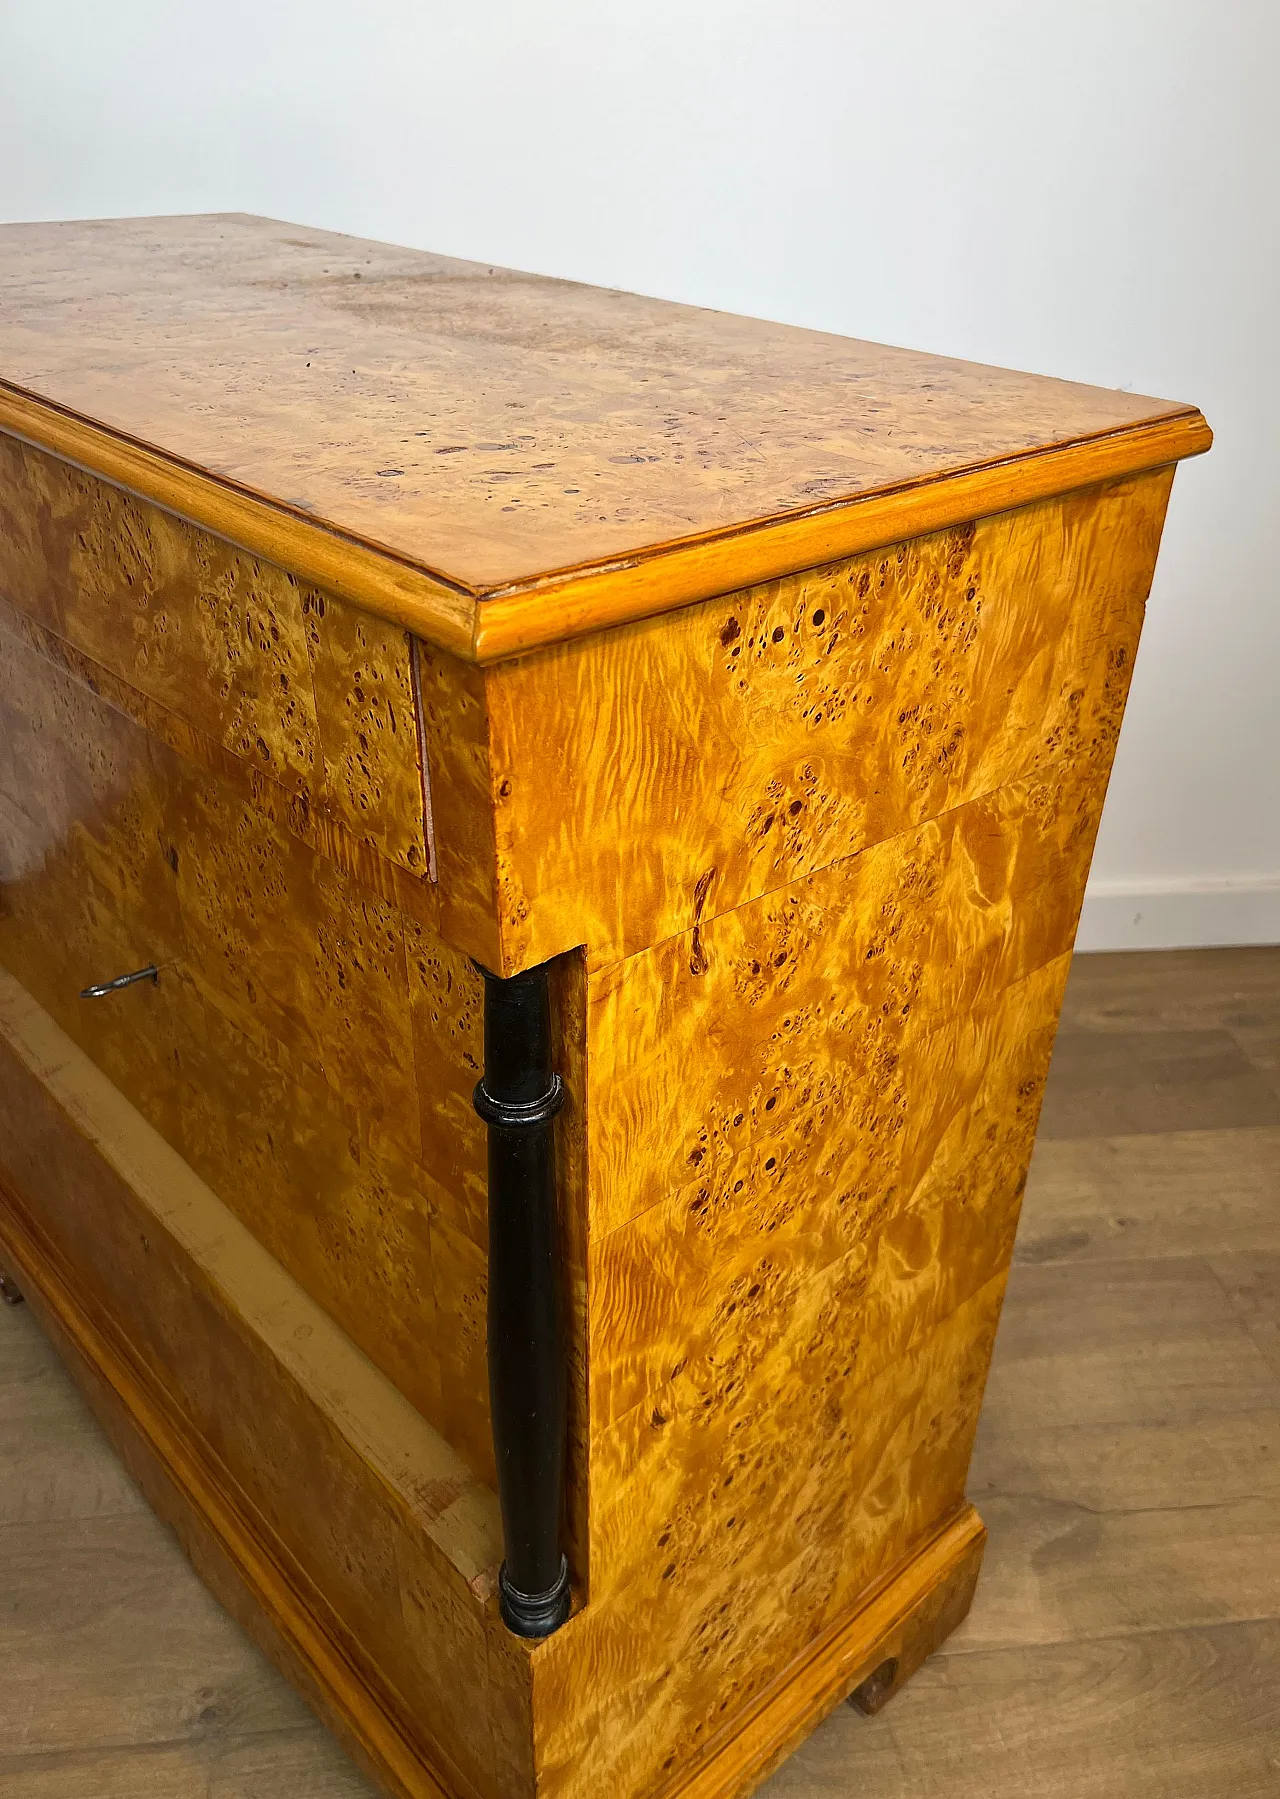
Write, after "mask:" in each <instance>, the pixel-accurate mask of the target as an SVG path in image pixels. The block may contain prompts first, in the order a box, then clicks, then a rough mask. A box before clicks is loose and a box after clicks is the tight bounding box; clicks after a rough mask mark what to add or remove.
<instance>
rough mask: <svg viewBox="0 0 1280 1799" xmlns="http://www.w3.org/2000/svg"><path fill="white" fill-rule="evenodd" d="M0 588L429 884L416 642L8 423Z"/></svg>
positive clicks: (1, 463) (0, 489) (124, 694)
mask: <svg viewBox="0 0 1280 1799" xmlns="http://www.w3.org/2000/svg"><path fill="white" fill-rule="evenodd" d="M0 595H2V596H3V597H4V598H5V599H6V600H8V601H9V602H10V603H11V604H12V605H13V606H15V607H16V608H18V609H19V610H20V611H21V612H22V613H23V614H24V615H25V617H27V618H28V619H30V620H32V621H33V622H34V623H36V624H37V625H40V626H43V627H44V628H46V629H47V630H48V631H50V632H52V633H53V634H54V635H55V636H56V637H57V638H58V639H59V640H60V641H61V642H63V643H65V644H67V645H68V646H70V648H71V649H72V650H73V651H74V652H76V653H78V654H79V655H80V656H83V657H85V658H87V659H88V660H89V661H90V662H91V663H92V664H94V665H95V666H96V667H97V668H98V669H100V670H101V671H102V672H103V674H104V675H106V676H108V677H112V678H114V680H115V681H116V682H118V683H119V684H120V694H121V698H122V700H123V701H124V702H125V703H126V705H128V704H136V705H141V706H149V707H152V708H159V709H161V710H162V711H163V712H165V713H167V714H169V715H170V716H171V717H172V719H174V720H177V721H180V722H181V723H182V724H184V725H185V726H187V727H188V728H189V729H190V730H192V731H194V732H195V733H198V734H199V736H200V737H201V738H202V739H204V740H206V741H207V743H208V744H209V745H212V746H215V747H216V748H217V749H220V750H221V751H222V752H224V753H225V755H226V756H227V757H229V758H232V759H234V761H235V762H237V763H239V764H241V765H242V772H243V774H244V775H246V776H248V775H254V776H257V777H259V778H262V779H265V780H269V781H271V782H273V783H275V784H277V785H278V786H279V787H280V788H281V789H282V790H283V792H285V793H287V794H290V795H293V796H296V797H297V798H298V799H299V800H301V801H303V802H304V803H305V805H306V807H307V809H308V810H309V811H310V812H312V813H314V814H315V815H316V817H317V818H318V819H320V820H323V821H325V822H326V823H327V824H328V825H329V826H330V828H331V829H332V830H334V831H335V832H336V833H338V834H339V835H340V836H344V837H349V838H350V839H352V841H353V843H354V844H356V845H358V846H360V847H361V848H362V849H363V850H364V851H365V852H366V853H367V854H368V855H370V856H372V857H375V858H377V859H378V860H380V861H383V862H385V863H387V864H388V865H389V867H390V868H391V869H392V870H396V869H398V870H401V871H403V872H404V873H406V874H408V875H410V876H412V877H414V878H416V879H421V878H422V877H424V876H426V875H427V874H428V872H429V870H428V864H429V859H430V852H429V847H428V836H429V833H428V830H427V825H426V819H425V813H424V789H423V781H422V774H421V769H420V762H419V745H418V736H417V728H416V716H415V715H416V706H415V699H414V681H413V670H412V663H411V654H410V644H409V640H408V638H407V636H406V635H405V633H404V632H403V631H401V630H399V629H397V628H396V627H395V626H393V625H389V624H386V623H384V622H383V621H381V620H378V619H375V618H372V617H370V616H369V615H368V614H366V613H363V612H359V611H357V610H356V609H355V608H354V607H351V606H347V605H345V604H343V603H342V602H341V601H338V600H335V599H333V598H332V597H331V596H329V595H326V594H322V593H320V592H319V591H318V590H317V589H315V588H312V587H309V586H307V585H305V584H304V583H302V582H299V581H298V580H296V579H295V578H294V577H293V576H292V575H289V574H286V573H285V571H284V570H283V569H279V568H275V567H273V566H272V565H271V564H270V563H268V562H263V561H261V560H260V559H259V558H258V557H256V556H253V555H250V554H249V553H248V552H247V551H243V550H239V549H237V548H235V547H234V546H233V545H231V544H229V543H225V542H224V541H223V540H222V539H221V538H217V537H213V536H212V535H211V534H210V533H209V532H207V531H202V530H200V529H199V528H198V527H197V526H195V525H192V524H189V523H187V522H186V521H185V520H183V519H179V518H175V517H174V516H173V515H172V514H170V513H167V512H164V511H162V510H161V508H160V507H158V506H154V505H152V504H151V503H150V502H149V501H146V500H142V499H139V498H138V497H137V496H136V495H134V494H129V493H125V492H123V491H122V490H121V489H119V488H116V487H112V486H111V485H110V484H109V483H108V482H105V481H102V480H99V479H98V478H97V477H96V476H93V475H90V474H87V473H86V472H85V471H84V470H82V469H78V468H74V467H72V466H71V465H70V464H69V463H65V462H62V461H60V460H59V459H58V458H57V457H54V456H50V455H47V454H46V453H45V452H44V451H41V450H37V449H34V448H33V447H32V446H31V445H29V444H25V443H20V442H18V441H17V440H16V439H14V438H11V437H7V436H5V435H4V434H3V433H0Z"/></svg>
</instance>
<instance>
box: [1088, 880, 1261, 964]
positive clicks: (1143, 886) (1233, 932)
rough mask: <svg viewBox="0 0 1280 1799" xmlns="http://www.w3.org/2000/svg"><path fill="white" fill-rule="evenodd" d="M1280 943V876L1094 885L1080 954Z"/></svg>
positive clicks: (1092, 884)
mask: <svg viewBox="0 0 1280 1799" xmlns="http://www.w3.org/2000/svg"><path fill="white" fill-rule="evenodd" d="M1234 943H1280V875H1251V876H1246V877H1242V878H1241V879H1239V880H1234V881H1233V880H1223V881H1163V882H1157V881H1152V882H1134V883H1123V882H1120V881H1091V882H1090V883H1089V886H1088V889H1087V891H1086V893H1085V896H1084V910H1083V912H1082V913H1081V914H1080V930H1079V933H1078V935H1077V937H1076V948H1077V949H1078V950H1107V949H1199V948H1208V947H1210V946H1222V945H1226V944H1234Z"/></svg>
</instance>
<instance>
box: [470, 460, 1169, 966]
mask: <svg viewBox="0 0 1280 1799" xmlns="http://www.w3.org/2000/svg"><path fill="white" fill-rule="evenodd" d="M1171 480H1172V470H1171V469H1163V470H1158V471H1157V472H1155V473H1154V474H1151V475H1145V476H1141V477H1138V478H1136V479H1134V480H1129V481H1124V482H1118V483H1113V484H1111V485H1109V486H1107V487H1103V488H1095V489H1092V490H1087V491H1084V492H1080V493H1074V494H1069V495H1066V496H1065V497H1063V498H1060V499H1056V500H1051V501H1046V502H1044V503H1042V504H1039V505H1035V506H1028V507H1024V508H1022V509H1020V510H1019V511H1016V512H1009V513H1004V514H1001V515H999V516H997V517H993V518H986V519H981V520H979V521H978V522H977V523H976V524H971V525H968V526H964V527H961V528H958V529H956V530H953V531H945V532H940V533H938V534H936V535H934V536H931V537H925V538H919V539H916V540H914V541H913V542H910V543H904V544H899V545H897V546H896V547H893V548H890V549H886V550H881V551H876V552H872V553H870V554H867V555H862V556H856V557H853V558H851V559H849V560H847V561H845V562H841V563H837V564H833V565H830V566H827V567H825V568H821V569H815V570H811V571H809V572H806V573H802V574H796V575H789V576H787V577H785V578H784V579H782V580H779V581H771V582H768V583H765V584H764V585H763V586H760V587H754V588H750V589H748V590H746V591H743V592H738V593H734V594H730V595H729V596H727V597H726V598H725V599H723V600H714V601H708V602H706V603H705V604H702V605H698V606H693V607H690V608H688V609H687V610H686V611H684V612H681V613H678V614H673V615H671V616H668V617H666V618H663V619H661V620H651V621H648V622H645V623H642V624H637V625H632V626H628V627H626V628H624V629H620V630H616V631H613V632H610V633H608V634H605V635H601V636H598V637H594V638H590V639H586V640H583V641H581V642H578V643H573V644H566V645H563V646H561V647H559V648H557V649H554V650H550V651H546V652H543V653H541V654H539V655H534V656H530V657H527V658H525V659H524V660H522V661H520V662H515V663H511V664H505V665H502V666H501V667H498V668H495V669H492V670H489V671H487V673H486V677H485V686H486V693H487V696H488V706H489V713H490V727H489V729H490V742H489V765H490V780H491V792H492V798H493V803H494V806H495V809H496V819H497V826H496V829H497V844H496V850H497V893H498V905H499V908H500V923H501V931H502V951H503V965H504V967H506V968H508V969H514V968H516V967H519V966H527V965H529V964H532V963H536V962H539V961H542V960H544V959H545V958H546V957H548V956H550V955H552V954H555V953H557V952H559V951H561V950H564V949H568V948H571V947H573V946H574V945H576V944H586V945H587V947H588V955H589V958H590V960H591V963H592V965H593V966H597V967H598V966H603V965H604V964H606V963H608V962H610V961H613V960H615V959H617V958H619V957H622V956H627V955H630V954H633V953H634V952H636V951H638V950H640V949H643V948H645V947H646V946H647V945H649V944H652V943H656V942H659V941H661V940H663V939H664V938H667V937H671V936H674V935H676V934H678V933H680V932H683V931H686V930H689V929H690V928H692V927H693V926H695V925H697V924H699V923H700V922H701V921H705V920H708V919H710V918H713V917H715V916H717V915H718V914H720V913H723V912H728V911H731V910H733V909H734V908H735V907H738V906H741V905H743V904H744V903H746V902H748V901H750V900H752V899H754V898H756V897H757V896H758V895H760V894H762V893H765V892H768V891H770V890H771V889H773V888H778V887H782V886H784V885H785V884H786V883H788V882H790V881H794V880H796V879H797V878H798V877H800V876H802V875H805V874H807V873H809V872H811V871H813V870H815V869H819V868H823V867H826V866H828V865H829V864H830V863H832V862H835V861H837V860H839V859H841V858H843V857H845V856H848V855H850V854H853V853H855V852H856V851H858V850H860V849H862V848H864V847H865V846H866V845H868V844H873V843H876V842H879V841H881V840H883V839H884V838H886V837H889V836H891V835H893V834H894V833H895V832H898V831H901V830H903V829H904V828H905V827H907V826H909V825H913V824H917V823H921V822H923V821H924V820H926V819H930V818H936V817H938V816H939V815H941V814H942V813H944V812H949V811H952V810H954V809H955V808H956V807H957V806H960V805H963V804H965V803H966V802H967V801H969V800H972V799H974V798H976V797H978V796H979V795H981V794H983V793H987V792H990V791H991V790H992V789H993V788H995V787H997V786H1000V785H1002V784H1003V783H1005V782H1007V781H1010V780H1015V779H1021V778H1024V777H1027V776H1030V775H1032V774H1034V773H1035V772H1036V771H1037V770H1038V769H1042V768H1046V767H1048V766H1050V765H1052V764H1055V763H1058V762H1061V761H1062V760H1063V759H1064V758H1066V757H1072V758H1074V759H1077V760H1078V759H1080V758H1084V759H1086V760H1088V761H1089V762H1090V763H1091V765H1093V766H1095V767H1096V768H1097V770H1098V772H1099V777H1100V778H1102V777H1103V776H1104V774H1105V770H1106V768H1107V767H1108V766H1109V764H1110V759H1111V756H1112V753H1113V750H1114V747H1115V735H1116V731H1117V729H1118V726H1119V720H1120V713H1121V710H1122V704H1123V697H1124V693H1125V691H1126V689H1127V685H1128V678H1129V666H1130V662H1131V659H1132V655H1133V651H1134V647H1135V643H1136V636H1137V628H1138V626H1139V624H1140V622H1141V616H1142V605H1143V602H1144V601H1145V599H1146V596H1147V592H1148V590H1149V586H1150V580H1151V572H1152V569H1153V567H1154V563H1155V556H1156V550H1157V548H1158V545H1159V539H1160V530H1161V526H1162V523H1163V519H1164V512H1165V507H1166V504H1167V501H1168V495H1169V487H1170V483H1171Z"/></svg>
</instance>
